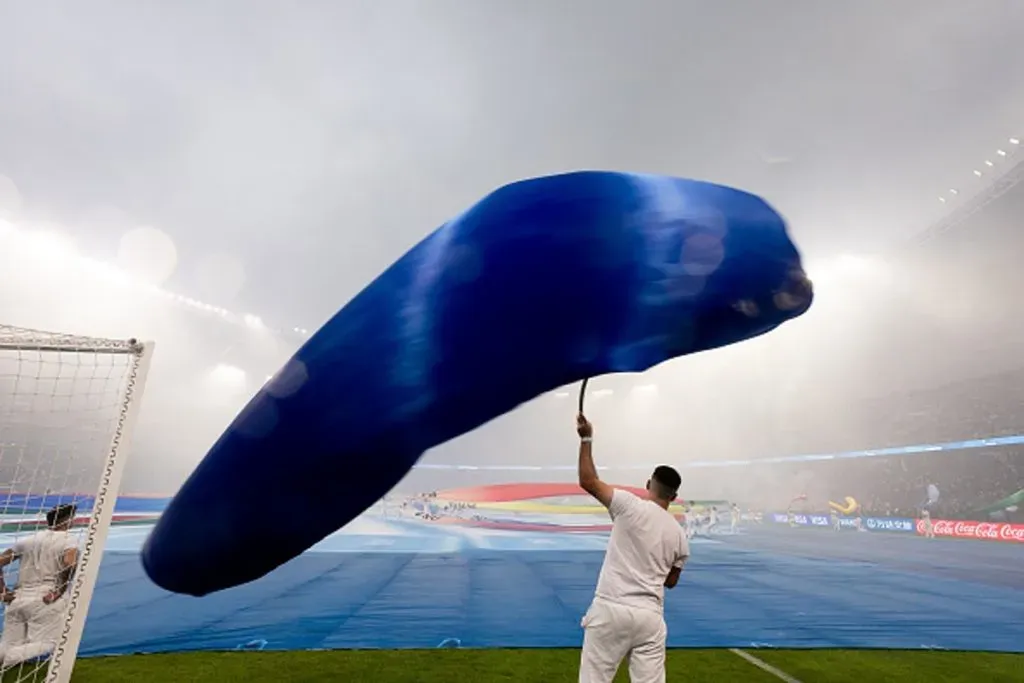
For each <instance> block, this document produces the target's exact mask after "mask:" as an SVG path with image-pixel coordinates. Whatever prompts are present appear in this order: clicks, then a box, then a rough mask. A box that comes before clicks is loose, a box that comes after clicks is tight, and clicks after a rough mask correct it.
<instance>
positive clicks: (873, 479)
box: [741, 446, 1024, 521]
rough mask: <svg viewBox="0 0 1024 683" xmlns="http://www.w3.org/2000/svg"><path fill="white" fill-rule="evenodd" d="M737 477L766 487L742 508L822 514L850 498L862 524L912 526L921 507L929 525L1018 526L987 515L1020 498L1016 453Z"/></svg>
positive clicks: (931, 456) (824, 464)
mask: <svg viewBox="0 0 1024 683" xmlns="http://www.w3.org/2000/svg"><path fill="white" fill-rule="evenodd" d="M741 476H744V477H751V478H753V479H754V480H755V481H761V482H771V483H772V486H768V487H765V489H764V492H765V495H763V496H760V497H758V496H757V494H756V492H755V493H753V494H752V497H753V498H754V499H753V500H749V501H744V502H745V503H746V504H748V505H751V506H753V507H762V508H765V509H775V510H782V509H787V508H788V507H790V506H791V505H793V504H795V505H796V508H797V509H798V510H801V511H806V512H814V511H816V512H825V511H827V510H828V508H829V502H837V503H842V502H843V501H844V500H845V499H846V498H847V497H852V498H854V499H855V500H856V501H857V502H858V503H859V504H860V507H861V514H863V515H864V516H876V517H911V518H913V517H918V516H920V514H921V511H922V510H923V509H924V508H925V507H927V508H928V510H929V511H930V513H931V515H932V518H934V519H978V520H989V519H997V520H1002V521H1024V515H1022V511H1021V510H1019V509H1015V508H1016V506H1015V505H1007V506H1003V507H999V508H997V509H994V510H993V509H991V508H992V506H993V505H994V504H995V503H998V502H1000V501H1002V500H1003V499H1005V498H1007V497H1010V496H1012V495H1013V494H1015V493H1017V492H1019V491H1021V490H1024V446H1011V447H1000V448H986V449H969V450H960V451H945V450H943V451H931V452H925V453H915V454H908V455H898V456H885V457H880V456H874V457H860V458H841V459H837V460H822V461H814V462H804V463H785V464H781V465H770V464H766V465H764V466H761V467H752V468H748V469H746V470H745V471H744V472H743V473H742V475H741ZM929 486H931V487H933V488H934V489H935V490H936V491H937V492H938V499H937V500H934V501H932V500H930V499H929ZM747 490H748V491H753V490H754V489H752V488H748V489H747ZM794 501H796V502H795V503H794ZM1006 508H1010V509H1006Z"/></svg>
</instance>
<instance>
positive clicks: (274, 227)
mask: <svg viewBox="0 0 1024 683" xmlns="http://www.w3.org/2000/svg"><path fill="white" fill-rule="evenodd" d="M1022 26H1024V3H1021V2H1017V1H1016V0H978V1H977V2H969V3H968V2H963V0H899V1H898V2H892V1H891V0H862V1H860V2H822V1H821V0H781V1H779V2H757V1H755V0H716V1H715V2H688V1H683V0H678V1H675V2H669V1H667V0H666V1H665V2H652V1H646V2H644V1H640V2H628V3H627V2H611V1H610V0H601V1H595V2H583V1H582V0H520V1H517V2H512V3H500V2H490V1H487V2H480V1H476V0H431V1H429V2H427V1H422V2H417V1H413V0H388V1H387V2H379V1H376V0H365V1H363V0H346V1H340V2H339V1H331V2H329V1H323V2H318V1H306V2H294V3H285V2H267V1H265V0H233V1H231V0H219V1H216V2H208V3H200V2H152V1H150V2H143V1H129V0H121V1H109V0H108V1H104V0H93V1H91V2H88V3H83V2H60V1H58V2H18V1H15V0H0V50H2V52H3V68H0V175H4V176H7V177H8V178H9V179H10V180H12V181H13V182H14V184H15V185H16V187H17V188H18V191H19V194H20V197H21V199H22V202H21V209H20V217H21V218H22V219H23V220H33V221H47V222H54V223H58V224H61V225H62V226H64V227H65V229H67V230H69V231H72V232H73V233H74V234H75V236H76V238H77V240H78V242H79V246H80V248H83V249H86V250H89V251H92V252H95V254H96V255H97V256H101V257H105V258H112V257H113V256H114V254H115V253H116V250H117V242H118V238H119V237H120V235H121V234H122V233H123V232H124V230H126V229H127V228H128V227H132V226H136V225H140V224H141V225H152V226H156V227H158V228H160V229H161V230H163V231H165V232H166V233H167V234H168V235H170V236H171V237H172V239H173V240H174V243H175V245H176V246H177V249H178V252H179V260H178V267H177V271H176V273H175V275H174V278H173V280H172V283H173V285H174V286H175V287H176V288H178V289H179V290H182V291H184V292H185V293H190V294H192V295H194V296H200V297H202V298H204V299H207V300H211V301H213V302H214V303H218V304H220V305H226V306H229V307H232V308H235V309H239V310H252V311H253V312H254V313H257V314H260V315H263V316H265V317H267V318H268V319H270V320H274V321H276V322H278V323H279V324H281V325H287V326H289V327H290V326H293V325H299V326H305V327H316V326H318V325H319V324H320V323H321V322H322V321H323V320H324V318H326V317H327V316H328V315H330V314H331V313H333V312H334V310H336V309H337V308H338V307H339V306H340V305H342V304H343V303H344V302H345V301H347V299H348V298H350V297H351V296H352V295H353V294H355V293H356V292H357V291H358V290H359V289H360V288H361V287H362V286H364V285H365V284H366V283H367V282H368V281H369V280H370V279H372V278H373V277H374V276H376V275H377V274H378V273H379V272H380V271H381V270H382V269H384V268H385V267H386V266H387V265H388V264H389V263H391V262H392V261H393V260H394V259H395V258H397V257H398V256H399V255H401V253H402V252H403V251H404V250H405V249H406V248H408V247H409V246H411V245H412V244H414V243H415V242H417V241H418V240H419V239H421V238H422V237H424V236H425V235H426V234H427V233H428V232H429V231H430V230H432V229H433V228H434V227H436V226H437V224H439V223H440V222H442V221H443V220H445V219H446V218H448V217H450V216H452V215H454V214H456V213H458V212H459V211H460V210H461V209H463V208H464V207H466V206H467V205H468V204H470V203H471V202H472V201H474V200H475V199H477V198H478V197H480V196H481V195H483V194H485V193H486V192H488V191H489V190H491V189H492V188H494V187H495V186H497V185H500V184H503V183H505V182H509V181H513V180H516V179H518V178H522V177H524V176H529V175H536V174H544V173H550V172H555V171H562V170H569V169H579V168H610V169H628V170H638V171H652V172H663V173H671V174H677V175H684V176H693V177H698V178H703V179H710V180H715V181H722V182H726V183H732V184H737V185H741V186H743V187H745V188H747V189H751V190H753V191H755V192H759V193H762V194H764V195H765V196H767V197H768V198H769V200H771V201H772V202H774V203H775V204H776V205H777V207H778V208H779V209H780V210H781V211H782V212H783V213H784V214H785V215H787V216H788V217H789V218H790V219H791V220H792V223H793V230H794V233H795V235H796V237H797V239H798V241H799V242H800V244H801V245H802V246H803V247H804V249H805V250H806V251H808V252H810V253H811V255H812V256H815V255H819V254H829V253H832V252H835V251H837V250H849V249H871V248H874V247H876V246H877V245H879V244H883V243H887V242H888V241H890V240H892V239H898V238H902V237H903V236H905V235H907V234H908V233H911V232H913V231H914V230H918V229H920V228H921V227H923V226H924V225H926V224H927V223H928V222H929V221H930V220H934V218H935V217H936V216H937V215H939V212H940V211H941V210H942V208H943V207H942V206H941V205H939V203H938V201H937V200H936V195H937V194H938V193H939V192H941V191H943V190H944V189H945V188H946V187H947V186H954V185H961V184H962V185H965V186H967V185H970V184H971V183H972V182H973V181H974V179H973V177H972V176H971V175H970V173H971V169H972V167H973V166H974V165H977V164H980V163H982V161H983V158H984V157H985V155H986V154H990V153H991V152H992V151H993V150H994V149H995V147H996V146H997V145H998V144H1000V143H1001V142H1004V141H1005V139H1006V138H1007V137H1008V136H1009V135H1012V134H1014V133H1015V132H1018V131H1019V126H1020V124H1021V123H1022V118H1024V117H1021V115H1020V114H1021V111H1022V110H1024V108H1022V105H1024V71H1022V70H1021V69H1020V64H1024V41H1021V40H1020V35H1021V27H1022ZM1015 126H1017V127H1015ZM225 262H230V263H235V264H237V265H240V266H241V267H242V268H243V269H244V280H242V281H241V286H239V282H236V281H234V280H232V279H231V278H228V279H227V281H222V280H217V279H216V278H214V279H213V280H212V281H210V278H205V279H204V278H203V277H201V276H202V274H203V273H208V272H209V271H210V270H211V268H212V269H213V270H217V268H216V267H215V266H214V265H212V264H221V265H222V264H224V263H225Z"/></svg>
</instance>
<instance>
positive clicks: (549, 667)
mask: <svg viewBox="0 0 1024 683" xmlns="http://www.w3.org/2000/svg"><path fill="white" fill-rule="evenodd" d="M746 652H748V653H749V654H751V655H753V656H755V657H757V658H758V659H759V660H761V661H762V662H764V663H766V664H768V665H770V666H772V667H775V668H776V669H778V670H779V671H780V672H783V674H784V675H785V676H788V679H789V680H790V681H794V680H795V681H799V682H800V683H912V682H913V683H917V682H919V681H920V682H927V683H932V682H934V681H942V682H943V683H956V682H960V681H963V682H964V683H981V682H982V681H984V683H1011V682H1019V681H1021V682H1024V657H1022V656H1020V655H1013V654H985V653H972V652H937V651H927V650H921V651H901V650H868V651H865V650H855V651H850V650H773V649H758V650H747V651H746ZM578 661H579V651H578V650H539V649H529V650H337V651H321V652H308V651H302V652H237V653H236V652H221V653H217V652H201V653H199V652H197V653H180V654H167V655H132V656H125V657H100V658H87V659H80V660H79V661H78V663H77V664H76V666H75V674H74V676H73V678H72V681H73V682H74V683H129V682H130V683H142V682H143V681H145V682H146V683H164V682H167V683H171V682H172V681H173V682H174V683H192V682H196V683H201V682H205V681H211V682H214V681H215V682H218V683H233V682H236V681H237V682H238V683H259V682H260V681H268V682H269V681H273V682H274V683H286V682H290V681H294V682H295V683H300V682H301V683H315V682H317V681H345V682H346V683H360V682H362V681H365V682H366V683H499V682H500V683H562V682H565V683H570V682H572V681H576V676H577V664H578ZM625 668H626V667H625V666H623V667H622V669H620V671H619V676H618V678H616V679H615V680H616V681H623V682H624V681H627V680H628V677H627V675H626V671H625ZM12 673H13V672H12ZM780 680H787V679H785V678H781V679H780V678H779V677H778V676H776V675H774V674H772V673H768V672H765V671H763V670H762V669H760V668H758V667H757V666H755V665H754V664H752V663H750V662H748V661H747V660H745V659H743V658H741V657H740V656H739V655H737V654H736V653H734V652H732V651H730V650H688V649H687V650H670V651H669V654H668V681H669V683H672V682H673V681H679V682H680V683H682V682H683V681H685V682H686V683H713V682H714V683H723V682H725V683H732V682H736V683H741V682H742V683H779V681H780Z"/></svg>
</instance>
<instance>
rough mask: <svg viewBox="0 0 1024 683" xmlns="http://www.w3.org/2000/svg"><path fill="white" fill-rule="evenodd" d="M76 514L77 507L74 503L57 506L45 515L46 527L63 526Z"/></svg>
mask: <svg viewBox="0 0 1024 683" xmlns="http://www.w3.org/2000/svg"><path fill="white" fill-rule="evenodd" d="M76 512H78V506H77V505H75V504H74V503H64V504H62V505H58V506H56V507H54V508H53V509H52V510H50V511H49V512H47V513H46V525H47V526H50V527H54V526H57V525H59V524H64V523H65V522H68V521H70V520H72V519H74V518H75V513H76Z"/></svg>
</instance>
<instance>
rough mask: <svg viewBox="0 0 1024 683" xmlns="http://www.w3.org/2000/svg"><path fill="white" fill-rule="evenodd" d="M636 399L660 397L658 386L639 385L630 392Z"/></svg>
mask: <svg viewBox="0 0 1024 683" xmlns="http://www.w3.org/2000/svg"><path fill="white" fill-rule="evenodd" d="M629 393H630V394H632V395H633V397H635V398H653V397H655V396H657V395H658V385H657V384H638V385H637V386H635V387H633V388H632V389H631V390H630V392H629Z"/></svg>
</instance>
